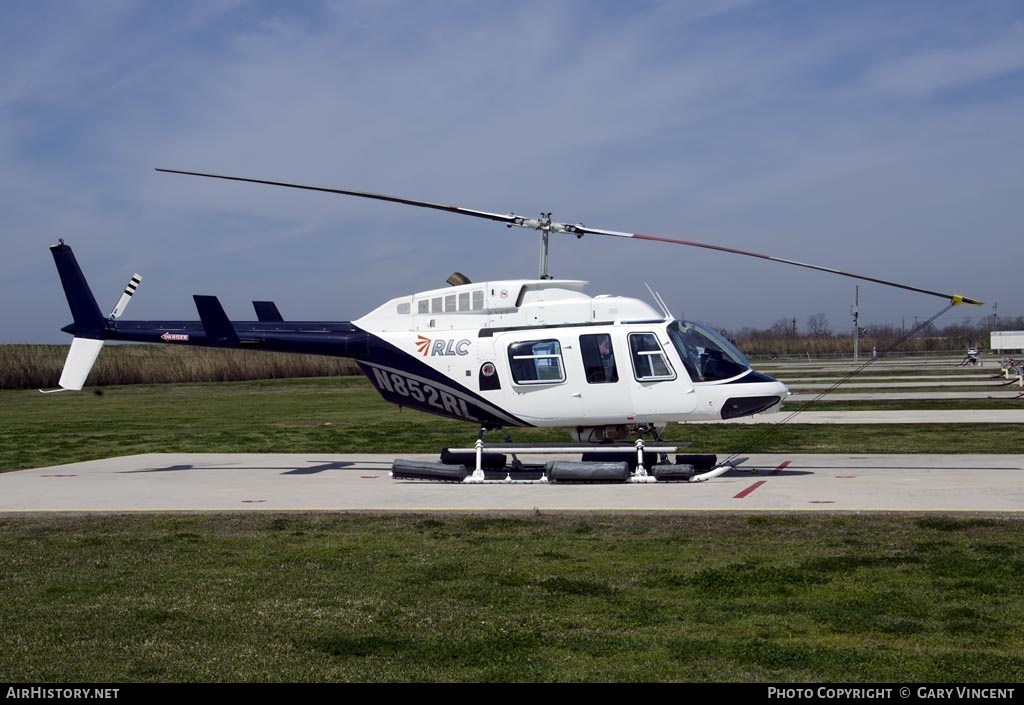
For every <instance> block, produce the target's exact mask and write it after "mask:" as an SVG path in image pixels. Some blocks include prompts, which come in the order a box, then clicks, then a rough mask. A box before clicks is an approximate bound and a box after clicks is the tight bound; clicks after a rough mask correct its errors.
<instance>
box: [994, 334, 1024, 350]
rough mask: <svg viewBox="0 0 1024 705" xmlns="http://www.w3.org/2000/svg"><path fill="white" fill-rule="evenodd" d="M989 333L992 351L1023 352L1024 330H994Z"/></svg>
mask: <svg viewBox="0 0 1024 705" xmlns="http://www.w3.org/2000/svg"><path fill="white" fill-rule="evenodd" d="M989 335H990V338H991V340H990V345H989V347H990V348H992V352H994V353H1004V352H1019V353H1024V330H994V331H992V332H991V333H990V334H989Z"/></svg>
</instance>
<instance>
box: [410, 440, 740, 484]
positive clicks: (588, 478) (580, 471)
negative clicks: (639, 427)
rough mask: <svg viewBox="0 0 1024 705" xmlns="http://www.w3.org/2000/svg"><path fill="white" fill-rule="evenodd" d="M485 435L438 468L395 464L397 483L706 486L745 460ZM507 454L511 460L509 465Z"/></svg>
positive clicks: (658, 446) (660, 448) (453, 451)
mask: <svg viewBox="0 0 1024 705" xmlns="http://www.w3.org/2000/svg"><path fill="white" fill-rule="evenodd" d="M482 431H483V430H481V433H480V436H479V437H478V438H477V441H476V444H475V445H474V447H472V448H445V449H444V450H443V451H441V458H440V462H431V461H422V460H401V459H397V460H395V461H394V463H393V464H392V468H391V477H392V478H393V479H395V480H425V481H434V482H458V483H464V484H536V483H542V484H543V483H652V482H705V481H707V480H710V479H713V478H715V477H718V476H719V475H722V474H723V473H726V472H728V471H729V470H731V469H733V468H735V467H736V466H738V465H739V464H741V463H742V462H744V461H745V460H746V458H739V459H736V460H732V461H729V462H727V463H722V464H719V463H718V461H717V456H714V455H677V456H676V458H675V463H659V462H658V460H659V458H660V459H666V458H667V456H668V454H669V453H674V452H675V451H676V450H678V448H679V446H680V445H688V443H665V442H661V441H657V442H645V441H644V439H643V437H639V438H637V440H636V441H635V442H634V443H609V444H601V445H595V444H565V443H508V442H503V443H498V444H494V445H489V446H486V447H485V444H484V441H483V432H482ZM575 453H579V454H580V455H581V459H580V460H579V461H567V460H549V461H547V462H545V463H543V464H536V463H533V464H530V463H523V462H521V461H520V460H519V458H518V457H517V456H518V455H519V454H524V455H526V454H529V455H538V454H539V455H543V454H575ZM506 454H511V455H512V462H511V463H509V462H507V456H506Z"/></svg>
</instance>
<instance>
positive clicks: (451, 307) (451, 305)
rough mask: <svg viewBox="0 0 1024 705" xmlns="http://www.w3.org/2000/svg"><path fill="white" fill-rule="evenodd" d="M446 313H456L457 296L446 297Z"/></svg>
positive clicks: (449, 295)
mask: <svg viewBox="0 0 1024 705" xmlns="http://www.w3.org/2000/svg"><path fill="white" fill-rule="evenodd" d="M444 312H445V313H455V294H448V296H446V297H444Z"/></svg>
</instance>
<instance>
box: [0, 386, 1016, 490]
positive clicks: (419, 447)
mask: <svg viewBox="0 0 1024 705" xmlns="http://www.w3.org/2000/svg"><path fill="white" fill-rule="evenodd" d="M98 391H102V394H96V393H90V392H88V391H86V392H83V393H65V394H56V395H43V394H40V393H39V392H37V391H29V390H22V391H2V392H0V468H2V469H3V470H15V469H19V468H28V467H41V466H46V465H55V464H60V463H68V462H74V461H79V460H92V459H97V458H108V457H112V456H118V455H131V454H136V453H153V452H254V453H261V452H262V453H270V452H279V453H299V452H318V453H330V452H336V453H344V452H395V453H429V452H433V451H438V450H440V449H441V448H442V447H445V446H449V445H472V442H473V440H474V439H475V438H476V428H475V427H474V426H473V425H472V424H467V423H463V422H458V421H450V420H447V419H443V418H440V417H436V416H430V415H427V414H422V413H419V412H416V411H409V410H401V409H399V408H398V407H396V406H393V405H391V404H388V403H386V402H384V401H383V400H382V399H381V398H380V397H379V396H378V395H377V393H376V392H375V391H374V390H373V388H372V387H371V386H370V383H369V382H368V381H367V380H366V379H365V378H362V377H325V378H314V379H287V380H265V381H254V382H232V383H224V384H180V385H129V386H120V387H106V388H104V389H102V390H98ZM1008 401H1009V400H1008ZM1010 405H1016V406H1018V407H1019V403H1017V402H1013V401H1009V405H1007V406H1003V407H1002V408H1012V407H1011V406H1010ZM815 408H828V407H824V406H823V407H815ZM832 408H835V407H832ZM858 408H865V407H863V406H860V407H858ZM947 408H948V407H947ZM514 437H515V439H516V440H522V441H565V440H567V438H568V432H567V430H566V429H523V430H517V431H515V433H514ZM667 437H668V439H669V440H680V441H691V442H692V443H693V445H692V446H690V448H689V449H688V450H692V451H693V452H706V453H718V454H728V453H732V452H738V453H751V452H794V453H796V452H808V453H853V452H856V453H925V452H928V453H1016V452H1018V451H1019V449H1020V429H1019V427H1017V426H1014V425H1011V424H991V425H986V424H969V425H957V424H908V425H888V426H884V427H882V428H881V430H879V427H878V426H858V425H838V424H836V425H814V424H800V423H799V417H797V418H796V419H795V420H794V421H792V422H789V423H787V424H785V425H784V426H782V427H779V428H772V429H768V428H765V427H762V426H746V425H737V424H690V425H680V424H673V425H671V426H670V427H669V428H668V431H667Z"/></svg>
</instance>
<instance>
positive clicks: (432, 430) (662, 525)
mask: <svg viewBox="0 0 1024 705" xmlns="http://www.w3.org/2000/svg"><path fill="white" fill-rule="evenodd" d="M96 391H101V392H102V393H101V394H99V393H95V392H96ZM879 404H887V403H886V402H880V403H871V402H867V403H861V402H850V403H842V404H840V405H839V407H840V408H880V407H879ZM1015 404H1016V403H1015V402H1011V403H1010V404H1002V403H999V404H998V408H1016V405H1015ZM930 405H931V402H920V403H918V402H907V403H905V404H903V403H901V405H900V406H898V407H897V408H933V407H932V406H930ZM939 405H940V406H939V408H951V407H952V408H984V407H980V406H979V402H977V401H970V402H948V403H947V402H941V403H939ZM815 408H823V407H821V406H816V407H815ZM832 408H836V407H835V406H833V407H832ZM881 408H893V407H892V406H891V405H890V406H883V407H881ZM765 431H766V429H765V428H763V427H758V426H745V425H727V424H711V425H686V426H683V425H672V426H671V427H670V429H669V433H668V436H669V438H670V439H671V440H689V441H693V443H694V444H693V445H692V446H691V449H692V450H693V451H695V452H715V453H719V454H723V453H728V452H732V451H736V452H822V453H827V452H843V453H848V452H857V453H872V452H877V453H914V452H928V453H1011V454H1012V453H1019V452H1020V451H1019V448H1020V427H1019V426H1018V425H1011V424H995V425H984V424H969V425H946V426H943V425H910V424H908V425H891V426H884V427H879V426H852V425H851V426H848V425H824V426H818V425H811V424H804V425H802V424H798V423H795V422H791V423H788V424H786V425H785V426H784V427H782V428H780V429H774V430H772V431H771V433H770V435H768V436H765ZM474 437H475V429H474V428H473V427H472V426H471V425H469V424H465V423H460V422H455V421H448V420H445V419H440V418H437V417H432V416H427V415H424V414H420V413H417V412H412V411H407V410H406V411H403V410H399V409H397V408H396V407H394V406H391V405H389V404H386V403H385V402H383V401H382V400H381V399H380V398H379V396H378V395H377V394H376V393H375V392H374V391H373V390H372V388H371V387H370V385H369V383H368V382H367V381H366V380H365V379H363V378H361V377H326V378H319V379H285V380H270V381H258V382H256V381H253V382H233V383H223V384H195V383H188V384H176V385H132V386H109V387H105V388H103V389H102V390H94V391H89V390H87V391H86V392H84V393H77V394H76V393H67V394H57V395H49V396H44V395H41V394H39V393H38V392H35V391H2V392H0V468H2V469H3V470H13V469H17V468H24V467H38V466H42V465H51V464H56V463H64V462H72V461H77V460H84V459H95V458H103V457H110V456H114V455H125V454H132V453H150V452H161V451H182V452H211V451H212V452H217V451H223V452H230V451H246V452H300V451H301V452H306V451H315V452H319V453H329V452H337V453H346V452H360V451H384V450H387V451H391V452H396V453H401V452H409V453H412V452H417V453H418V452H432V451H436V450H438V449H439V448H441V447H443V446H445V445H454V444H459V445H463V444H469V443H470V442H471V441H472V439H473V438H474ZM565 438H566V435H565V431H564V430H563V429H551V430H528V431H519V432H516V440H531V439H532V440H564V439H565ZM1022 571H1024V515H1021V514H1016V515H1010V516H985V517H972V516H966V515H965V516H953V515H949V516H936V515H929V516H905V515H904V516H896V515H879V514H874V515H830V514H827V513H821V512H816V513H814V514H771V515H742V514H730V515H710V514H672V515H666V514H658V515H643V514H638V515H615V516H611V515H581V514H551V515H548V514H542V513H534V514H532V515H529V516H470V515H456V516H453V515H445V514H432V515H396V516H373V515H345V514H302V513H295V514H284V515H282V514H276V515H275V514H268V513H250V514H245V513H240V514H232V515H216V514H207V515H186V514H168V515H150V514H146V515H138V514H135V515H99V516H73V515H39V516H17V517H14V516H8V517H0V593H2V594H3V595H4V599H3V600H0V626H2V628H0V680H5V681H8V682H32V683H36V682H145V681H155V682H182V681H201V682H213V681H232V682H240V681H260V682H263V681H283V682H303V681H316V682H323V681H371V682H372V681H417V682H419V681H445V682H447V681H452V682H456V681H489V682H493V681H713V682H875V683H877V682H918V683H925V682H927V683H968V682H977V683H992V682H999V683H1014V682H1017V681H1019V680H1020V674H1021V673H1024V651H1022V649H1021V634H1024V599H1022V598H1024V594H1022V593H1024V583H1022V581H1021V580H1020V577H1019V576H1020V575H1021V573H1022Z"/></svg>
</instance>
